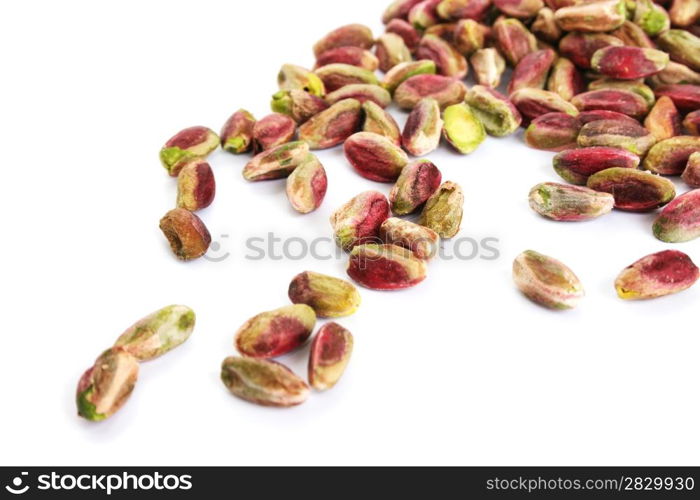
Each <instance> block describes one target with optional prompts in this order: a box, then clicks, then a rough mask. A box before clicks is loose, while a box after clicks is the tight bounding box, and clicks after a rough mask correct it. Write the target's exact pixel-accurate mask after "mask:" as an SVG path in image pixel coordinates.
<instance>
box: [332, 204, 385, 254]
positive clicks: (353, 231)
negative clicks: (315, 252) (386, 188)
mask: <svg viewBox="0 0 700 500" xmlns="http://www.w3.org/2000/svg"><path fill="white" fill-rule="evenodd" d="M388 218H389V202H388V201H387V199H386V197H385V196H384V195H383V194H382V193H379V192H377V191H366V192H364V193H360V194H359V195H357V196H355V197H354V198H353V199H351V200H350V201H348V202H347V203H345V204H344V205H343V206H342V207H340V208H339V209H338V210H336V211H335V212H334V213H333V214H332V215H331V218H330V222H331V226H332V227H333V234H334V237H335V241H336V243H337V245H338V246H339V247H340V248H342V249H343V250H345V251H350V250H352V249H353V248H354V247H355V246H357V245H362V244H364V243H371V242H377V241H379V228H380V227H381V225H382V223H383V222H384V221H385V220H387V219H388Z"/></svg>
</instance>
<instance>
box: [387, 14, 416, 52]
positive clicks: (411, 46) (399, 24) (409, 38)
mask: <svg viewBox="0 0 700 500" xmlns="http://www.w3.org/2000/svg"><path fill="white" fill-rule="evenodd" d="M386 32H387V33H394V34H395V35H399V36H400V37H401V38H403V42H404V43H405V44H406V47H408V50H409V51H410V52H411V54H413V53H414V52H415V51H416V49H417V48H418V44H419V43H420V39H421V34H420V33H419V32H418V30H417V29H416V28H414V27H413V26H411V23H409V22H408V21H405V20H404V19H392V20H391V21H390V22H389V23H388V24H387V25H386Z"/></svg>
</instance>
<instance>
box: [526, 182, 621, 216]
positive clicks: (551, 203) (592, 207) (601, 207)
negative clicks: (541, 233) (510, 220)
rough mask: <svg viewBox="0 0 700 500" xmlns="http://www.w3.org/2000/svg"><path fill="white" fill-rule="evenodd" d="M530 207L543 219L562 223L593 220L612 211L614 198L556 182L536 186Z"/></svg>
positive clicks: (607, 194)
mask: <svg viewBox="0 0 700 500" xmlns="http://www.w3.org/2000/svg"><path fill="white" fill-rule="evenodd" d="M529 200H530V208H532V209H533V210H534V211H535V212H537V213H538V214H540V215H541V216H543V217H546V218H548V219H552V220H555V221H561V222H579V221H587V220H591V219H596V218H598V217H600V216H602V215H605V214H608V213H610V212H611V211H612V209H613V207H614V205H615V198H614V197H613V195H611V194H609V193H599V192H598V191H594V190H592V189H588V188H586V187H581V186H569V185H568V184H558V183H555V182H544V183H542V184H538V185H536V186H535V187H533V188H532V190H531V191H530V196H529Z"/></svg>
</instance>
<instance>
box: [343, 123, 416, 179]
mask: <svg viewBox="0 0 700 500" xmlns="http://www.w3.org/2000/svg"><path fill="white" fill-rule="evenodd" d="M343 149H344V152H345V157H346V158H347V160H348V162H350V164H351V165H352V166H353V168H354V169H355V171H356V172H357V173H358V174H360V175H361V176H362V177H364V178H366V179H369V180H372V181H376V182H394V181H395V180H396V179H397V178H398V177H399V175H400V174H401V170H403V168H404V167H405V166H406V165H407V164H408V156H407V155H406V153H405V152H404V151H403V150H402V149H401V147H399V146H397V145H396V144H395V143H394V142H392V141H391V139H388V138H387V137H384V136H383V135H379V134H374V133H372V132H358V133H356V134H354V135H352V136H350V137H349V138H348V140H347V141H345V145H344V146H343Z"/></svg>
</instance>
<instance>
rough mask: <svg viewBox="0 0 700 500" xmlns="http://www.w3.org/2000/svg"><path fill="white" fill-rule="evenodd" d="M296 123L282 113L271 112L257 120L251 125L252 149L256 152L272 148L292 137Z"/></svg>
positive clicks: (288, 140) (289, 140)
mask: <svg viewBox="0 0 700 500" xmlns="http://www.w3.org/2000/svg"><path fill="white" fill-rule="evenodd" d="M296 131H297V124H296V122H295V121H294V120H292V118H290V117H289V116H287V115H283V114H282V113H272V114H270V115H267V116H266V117H264V118H262V119H260V120H258V121H257V122H256V123H255V126H254V127H253V150H254V151H255V152H256V153H259V152H261V151H267V150H269V149H274V148H276V147H277V146H281V145H282V144H287V143H288V142H291V141H292V140H293V139H294V135H295V134H296Z"/></svg>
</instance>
